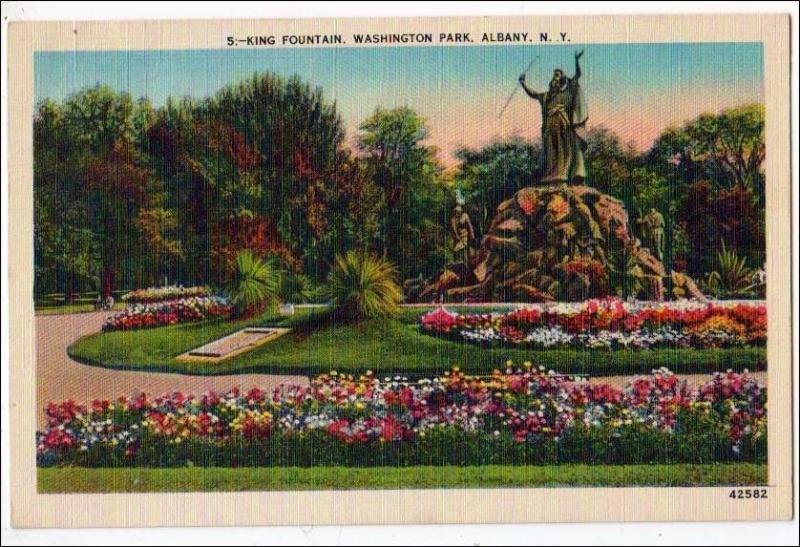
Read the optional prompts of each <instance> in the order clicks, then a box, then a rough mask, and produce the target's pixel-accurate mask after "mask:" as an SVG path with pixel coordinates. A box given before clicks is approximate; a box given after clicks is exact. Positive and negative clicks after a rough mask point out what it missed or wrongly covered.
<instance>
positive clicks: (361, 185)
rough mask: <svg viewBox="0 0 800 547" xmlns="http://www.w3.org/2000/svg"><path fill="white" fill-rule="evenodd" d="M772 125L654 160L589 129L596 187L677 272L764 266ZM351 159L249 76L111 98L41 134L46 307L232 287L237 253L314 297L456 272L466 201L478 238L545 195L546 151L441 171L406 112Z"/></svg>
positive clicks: (697, 136)
mask: <svg viewBox="0 0 800 547" xmlns="http://www.w3.org/2000/svg"><path fill="white" fill-rule="evenodd" d="M763 123H764V122H763V108H762V107H761V106H756V105H753V106H745V107H741V108H737V109H732V110H727V111H725V112H722V113H721V114H719V115H703V116H700V117H698V118H697V119H695V120H692V121H690V122H689V123H687V124H686V125H685V126H683V127H680V128H669V129H667V130H666V131H665V132H664V133H663V134H662V135H661V137H660V138H659V139H658V140H657V141H656V142H655V144H654V145H653V147H652V148H651V149H650V150H649V151H646V152H645V153H638V152H636V151H635V150H634V149H632V148H631V147H629V146H625V145H624V144H623V143H621V142H620V140H619V138H618V137H617V136H616V135H614V134H613V133H612V132H610V131H608V130H606V129H603V128H595V129H594V130H593V131H591V132H590V135H589V152H588V160H589V166H588V169H589V177H588V183H589V184H591V185H593V186H596V187H598V188H599V189H601V190H603V191H605V192H608V193H610V194H612V195H614V196H616V197H618V198H620V199H622V200H623V201H624V202H625V203H626V206H627V207H628V210H629V212H630V213H631V215H632V216H636V215H638V214H641V213H644V212H646V211H647V210H649V209H650V208H651V207H655V208H657V209H658V210H660V211H661V212H662V214H663V215H664V217H665V219H667V224H668V226H667V230H666V232H667V234H669V237H668V241H667V256H668V259H669V261H670V262H671V263H673V264H674V265H676V266H678V267H679V268H685V269H687V270H688V271H689V272H690V273H691V274H693V275H695V276H698V277H702V276H703V275H705V274H707V273H708V272H710V271H712V270H714V269H715V268H716V267H717V264H716V263H715V261H716V258H715V254H714V252H715V249H718V248H719V247H720V246H721V245H722V244H723V243H725V244H726V246H727V248H728V249H731V250H732V251H733V252H736V253H738V255H739V256H741V257H744V259H745V260H746V261H747V262H748V263H749V264H750V265H751V266H752V267H759V266H761V264H762V263H763V260H764V203H765V200H764V192H765V189H764V175H763V171H762V169H761V164H762V162H763V159H764V130H763ZM356 137H357V138H356V141H355V142H356V143H357V146H356V149H355V150H351V149H350V148H348V146H347V145H346V144H345V143H346V135H345V130H344V124H343V122H342V119H341V117H340V115H339V113H338V111H337V108H336V105H335V104H334V103H333V102H331V101H329V100H326V98H325V97H324V95H323V93H322V91H321V90H320V89H319V88H312V87H311V86H310V85H309V84H307V83H305V82H303V81H301V80H300V79H299V78H297V77H294V78H290V79H284V78H281V77H278V76H275V75H272V74H256V75H254V76H253V77H252V78H251V79H249V80H247V81H244V82H242V83H240V84H238V85H235V86H230V87H227V88H225V89H223V90H221V91H219V92H218V93H216V94H215V95H213V96H212V97H209V98H207V99H205V100H200V101H195V100H191V99H183V100H173V99H169V100H168V101H167V102H166V104H165V105H164V106H162V107H158V108H155V107H153V105H151V104H150V103H149V102H148V101H147V100H146V99H139V100H134V99H133V98H132V97H130V96H129V95H128V94H125V93H118V92H115V91H113V90H111V89H109V88H107V87H103V86H98V87H94V88H89V89H86V90H83V91H81V92H79V93H76V94H74V95H72V96H70V97H68V98H67V99H66V100H65V101H63V102H60V103H57V102H54V101H51V100H45V101H43V102H41V103H40V104H39V105H38V107H37V111H36V115H35V117H34V207H35V268H36V277H35V292H36V294H37V295H42V294H46V293H51V292H61V293H66V294H68V295H69V294H72V293H75V292H78V291H87V290H101V291H102V292H103V293H105V294H108V293H110V292H111V291H112V290H113V289H118V288H132V287H143V286H151V285H158V284H162V283H163V282H164V281H167V282H169V283H183V284H212V285H216V286H221V285H222V284H224V283H225V282H226V281H227V280H228V278H229V277H230V275H231V272H232V269H233V267H234V265H235V257H236V253H237V252H238V251H239V250H242V249H250V250H252V251H253V253H254V254H255V255H260V256H264V255H272V256H274V257H277V258H278V259H279V260H280V261H281V262H282V264H283V266H284V267H285V268H287V269H289V270H292V271H294V272H296V273H298V274H299V273H303V274H305V275H307V276H308V277H309V278H310V279H311V280H313V281H316V282H320V281H321V280H322V279H324V276H326V275H327V273H328V271H329V270H330V268H331V266H332V264H333V263H334V261H335V257H336V256H337V255H340V254H343V253H344V252H346V251H348V250H360V251H367V252H370V253H372V254H375V255H378V256H381V257H382V258H385V259H386V260H388V261H389V262H391V263H393V264H396V265H397V268H398V270H399V272H400V275H401V277H402V278H403V279H407V278H411V277H417V276H419V275H422V276H424V277H427V276H431V275H433V274H434V273H435V272H437V271H438V270H439V269H441V268H442V266H444V265H445V264H446V263H447V261H448V260H449V259H450V258H451V257H450V252H449V242H448V233H447V226H448V220H449V218H450V215H451V214H452V210H453V206H454V205H455V203H456V202H457V201H458V200H463V201H464V202H465V205H466V209H467V211H468V213H469V214H470V216H471V217H472V218H473V222H474V224H475V228H476V232H477V236H478V237H480V235H481V234H482V233H483V231H485V230H486V229H487V227H488V224H489V223H490V222H491V218H492V215H493V212H494V210H495V208H496V207H497V205H498V204H499V203H500V202H501V201H502V200H504V199H507V198H508V197H511V196H512V195H513V194H514V192H516V191H517V190H518V189H519V188H521V187H524V186H527V185H530V184H533V183H534V182H535V180H536V179H537V170H538V166H539V157H540V147H539V144H538V142H531V141H526V140H523V139H520V138H514V139H510V140H506V141H497V142H492V143H489V144H487V145H486V146H484V147H482V148H480V149H470V148H462V149H460V150H458V151H457V152H456V159H457V160H458V164H457V166H456V167H455V168H453V169H449V170H447V169H445V168H444V167H443V163H442V161H441V158H440V157H439V154H438V151H437V150H436V149H435V148H434V147H432V146H430V145H429V144H427V137H428V127H427V125H426V121H425V120H424V119H423V118H422V117H420V116H419V115H418V114H417V113H416V112H415V111H414V110H412V109H411V108H407V107H404V108H397V109H382V108H379V109H377V110H376V111H375V112H374V113H373V114H372V115H371V116H370V117H369V118H368V119H366V120H364V121H363V122H362V123H361V125H360V126H359V129H358V135H356Z"/></svg>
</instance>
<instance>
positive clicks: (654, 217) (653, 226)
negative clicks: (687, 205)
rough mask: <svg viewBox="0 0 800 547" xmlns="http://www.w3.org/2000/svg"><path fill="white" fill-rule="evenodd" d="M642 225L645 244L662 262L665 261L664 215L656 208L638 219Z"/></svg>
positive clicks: (638, 222)
mask: <svg viewBox="0 0 800 547" xmlns="http://www.w3.org/2000/svg"><path fill="white" fill-rule="evenodd" d="M636 223H637V224H639V225H640V226H641V230H642V236H643V237H644V240H645V244H646V245H647V246H648V248H650V249H651V250H652V251H653V252H654V253H655V255H656V258H658V260H660V261H661V262H663V261H664V216H663V215H662V214H661V213H659V212H658V211H657V210H656V209H655V208H651V209H650V211H649V212H648V213H647V214H646V215H645V216H643V217H642V218H640V219H639V220H637V221H636Z"/></svg>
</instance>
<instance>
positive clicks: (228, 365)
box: [68, 308, 766, 376]
mask: <svg viewBox="0 0 800 547" xmlns="http://www.w3.org/2000/svg"><path fill="white" fill-rule="evenodd" d="M424 311H425V310H424V309H419V308H416V309H414V308H405V309H403V310H402V311H401V313H400V315H399V316H398V317H396V318H393V319H379V320H370V321H363V322H360V323H355V324H342V323H337V322H336V320H335V319H334V318H333V316H332V315H331V314H330V312H328V311H327V310H325V309H302V310H298V312H297V314H296V315H294V316H292V317H288V318H282V317H278V316H274V315H265V316H262V317H259V318H254V319H248V320H241V321H235V322H224V321H222V320H216V321H209V322H203V323H191V324H184V325H174V326H169V327H160V328H154V329H142V330H137V331H128V332H123V331H118V332H107V333H97V334H92V335H89V336H86V337H84V338H81V339H80V340H78V341H77V342H76V343H75V344H73V345H72V346H70V347H69V349H68V353H69V355H70V357H72V358H74V359H76V360H78V361H81V362H83V363H87V364H93V365H98V366H105V367H110V368H119V369H126V370H128V369H129V370H148V371H154V372H155V371H158V372H176V373H181V374H231V373H244V372H263V373H290V374H318V373H320V372H329V371H331V370H337V371H340V372H364V371H366V370H373V371H375V372H376V373H379V374H388V373H396V372H397V373H400V372H402V373H403V374H407V375H416V374H420V375H421V374H436V373H441V372H444V371H447V370H450V369H451V368H452V367H453V365H458V366H460V367H461V368H462V370H464V371H466V372H471V373H477V372H489V371H491V370H492V369H494V368H498V367H500V368H503V367H505V363H506V361H507V360H508V359H511V360H513V361H514V362H516V363H522V362H524V361H532V362H533V363H535V364H538V365H542V366H545V367H548V368H552V369H553V370H557V371H559V372H563V373H582V374H590V375H593V376H609V375H626V374H641V373H645V374H646V373H649V372H650V371H651V370H653V369H655V368H659V367H662V366H666V367H668V368H669V369H671V370H672V371H673V372H676V373H700V372H711V371H724V370H727V369H733V370H741V369H744V368H748V369H749V370H761V369H764V368H765V367H766V350H765V348H736V349H725V350H718V349H702V350H696V349H655V350H644V351H642V350H630V351H614V352H609V351H603V350H589V349H585V350H583V349H560V350H536V351H534V350H529V349H520V348H518V347H513V346H509V347H492V348H483V347H480V346H477V345H473V344H468V343H463V342H458V341H453V340H445V339H442V338H438V337H435V336H430V335H427V334H424V333H422V332H420V329H419V326H418V325H417V323H416V320H417V318H418V317H419V315H420V314H421V313H423V312H424ZM256 324H258V325H272V326H283V327H290V328H292V329H293V331H292V332H291V333H288V334H286V335H284V336H282V337H281V338H278V339H277V340H275V341H274V342H269V343H267V344H264V345H263V346H261V347H259V348H257V349H255V350H253V351H251V352H248V353H244V354H241V355H239V356H236V357H234V358H232V359H230V360H227V361H223V362H221V363H215V364H201V363H181V362H178V361H175V357H176V356H178V355H180V354H182V353H184V352H186V351H189V350H190V349H193V348H196V347H198V346H201V345H203V344H205V343H207V342H209V341H211V340H215V339H217V338H220V337H222V336H225V335H227V334H230V333H232V332H234V331H236V330H238V329H241V328H244V327H246V326H250V325H256Z"/></svg>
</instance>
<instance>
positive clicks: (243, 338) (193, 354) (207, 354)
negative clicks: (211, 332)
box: [175, 327, 291, 363]
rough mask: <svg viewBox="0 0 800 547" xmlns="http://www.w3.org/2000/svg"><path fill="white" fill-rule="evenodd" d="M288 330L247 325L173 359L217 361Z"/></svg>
mask: <svg viewBox="0 0 800 547" xmlns="http://www.w3.org/2000/svg"><path fill="white" fill-rule="evenodd" d="M290 330H291V329H284V328H277V327H249V328H246V329H242V330H239V331H236V332H234V333H232V334H229V335H227V336H224V337H222V338H219V339H217V340H214V341H213V342H209V343H208V344H205V345H203V346H200V347H199V348H195V349H193V350H189V351H187V352H186V353H183V354H181V355H179V356H177V357H176V358H175V359H176V360H177V361H184V362H195V363H218V362H220V361H224V360H226V359H230V358H231V357H235V356H236V355H240V354H242V353H244V352H246V351H250V350H252V349H254V348H257V347H259V346H261V345H262V344H266V343H267V342H269V341H271V340H275V339H276V338H278V337H280V336H282V335H284V334H286V333H287V332H289V331H290Z"/></svg>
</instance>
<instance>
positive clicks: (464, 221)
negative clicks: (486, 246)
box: [450, 205, 475, 265]
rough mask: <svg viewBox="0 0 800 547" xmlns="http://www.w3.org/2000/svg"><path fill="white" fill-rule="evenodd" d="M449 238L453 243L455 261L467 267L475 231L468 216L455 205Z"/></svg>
mask: <svg viewBox="0 0 800 547" xmlns="http://www.w3.org/2000/svg"><path fill="white" fill-rule="evenodd" d="M450 237H451V239H452V242H453V254H454V259H455V261H456V262H463V263H464V264H465V265H468V264H469V259H470V254H471V253H470V251H471V248H472V242H473V241H474V239H475V230H474V229H473V227H472V221H471V220H470V218H469V215H468V214H467V213H466V211H464V208H463V207H462V206H461V205H456V207H455V209H454V211H453V217H452V218H451V219H450Z"/></svg>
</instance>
